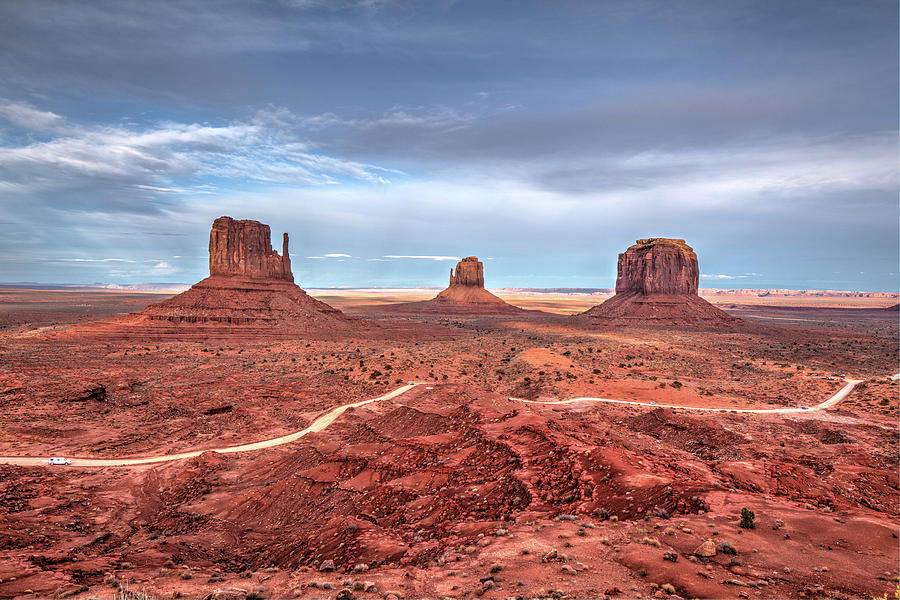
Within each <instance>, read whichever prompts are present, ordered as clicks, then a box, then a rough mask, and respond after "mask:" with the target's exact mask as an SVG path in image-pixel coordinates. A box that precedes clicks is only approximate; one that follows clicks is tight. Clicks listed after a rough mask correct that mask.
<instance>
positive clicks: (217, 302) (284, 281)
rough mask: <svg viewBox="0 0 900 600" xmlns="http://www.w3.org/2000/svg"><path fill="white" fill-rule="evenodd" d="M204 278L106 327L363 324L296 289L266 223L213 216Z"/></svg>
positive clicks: (159, 329)
mask: <svg viewBox="0 0 900 600" xmlns="http://www.w3.org/2000/svg"><path fill="white" fill-rule="evenodd" d="M209 272H210V275H209V277H207V278H206V279H203V280H202V281H200V282H198V283H196V284H194V285H193V286H191V288H190V289H188V290H186V291H184V292H182V293H181V294H178V295H177V296H173V297H172V298H169V299H168V300H165V301H163V302H159V303H157V304H152V305H150V306H148V307H147V308H145V309H144V310H142V311H140V312H138V313H134V314H132V315H128V316H125V317H122V318H120V319H118V320H116V321H114V322H113V323H111V324H110V325H113V326H118V329H120V330H121V331H124V332H127V333H128V334H136V335H150V336H156V335H162V336H168V335H175V336H179V337H188V338H194V337H201V338H202V337H207V336H219V335H227V336H231V335H239V336H257V335H258V336H261V337H266V338H285V337H295V336H297V335H304V334H317V335H318V336H319V337H321V336H323V335H324V336H326V337H331V336H333V335H335V334H341V333H346V332H349V331H352V330H355V329H360V328H365V327H366V326H367V324H366V323H365V322H364V321H361V320H359V319H354V318H351V317H348V316H346V315H344V314H343V313H342V312H341V311H339V310H338V309H336V308H333V307H332V306H329V305H328V304H325V303H324V302H321V301H319V300H316V299H314V298H312V297H310V296H309V295H307V293H306V292H304V291H303V290H302V289H300V288H299V287H298V286H297V285H296V284H294V275H293V273H292V272H291V259H290V254H289V251H288V234H286V233H285V234H284V236H283V242H282V254H280V255H279V254H278V252H276V251H275V250H273V249H272V243H271V232H270V230H269V226H268V225H265V224H263V223H260V222H259V221H250V220H243V221H238V220H235V219H232V218H231V217H219V218H218V219H216V220H215V221H214V222H213V225H212V229H211V231H210V233H209Z"/></svg>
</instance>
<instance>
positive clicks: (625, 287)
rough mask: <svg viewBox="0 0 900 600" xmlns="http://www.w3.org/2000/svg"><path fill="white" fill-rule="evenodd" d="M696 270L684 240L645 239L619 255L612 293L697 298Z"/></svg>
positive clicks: (694, 262) (691, 253)
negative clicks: (614, 287) (684, 295)
mask: <svg viewBox="0 0 900 600" xmlns="http://www.w3.org/2000/svg"><path fill="white" fill-rule="evenodd" d="M699 279H700V268H699V266H698V264H697V255H696V254H695V253H694V249H693V248H691V247H690V246H688V245H687V244H686V243H685V242H684V240H678V239H671V238H646V239H642V240H637V242H636V243H635V244H634V245H633V246H631V247H630V248H628V250H626V251H625V252H623V253H622V254H620V255H619V266H618V275H617V277H616V293H617V294H621V293H625V292H638V293H641V294H690V295H693V296H696V295H697V288H698V283H699Z"/></svg>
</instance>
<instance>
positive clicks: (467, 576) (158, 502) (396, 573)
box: [0, 290, 900, 598]
mask: <svg viewBox="0 0 900 600" xmlns="http://www.w3.org/2000/svg"><path fill="white" fill-rule="evenodd" d="M200 292H202V290H200V291H199V292H198V293H200ZM260 293H261V294H262V293H267V292H260ZM34 294H35V296H34V297H33V298H32V300H33V302H30V304H31V305H33V306H40V302H39V300H40V297H41V294H42V293H41V292H35V293H34ZM47 296H48V295H47V294H44V297H47ZM110 302H112V300H111V301H110ZM199 302H201V303H202V300H201V301H199ZM104 310H106V309H103V310H98V314H101V315H102V314H109V312H108V311H107V312H104ZM766 310H767V309H766V308H762V307H760V308H755V309H754V311H756V312H755V313H754V315H753V317H752V318H750V323H748V325H747V326H746V327H743V328H742V329H740V330H739V331H712V332H709V331H707V332H703V331H696V330H689V329H659V328H628V329H618V330H615V329H604V330H601V331H597V330H591V329H583V328H579V327H575V326H573V324H572V322H571V320H569V319H565V318H556V319H554V318H548V317H541V318H540V319H535V318H533V317H532V316H530V315H528V314H527V313H526V314H524V315H521V316H520V318H517V319H515V320H512V319H509V318H492V317H486V316H479V317H469V318H462V317H456V318H453V319H443V318H437V317H428V316H422V317H420V318H418V319H416V320H408V321H404V322H403V323H402V324H399V323H398V322H397V321H396V320H394V319H384V318H380V317H379V316H378V314H377V313H375V312H374V311H370V312H369V313H368V316H369V318H370V320H372V321H373V322H374V324H373V325H371V326H370V327H371V328H370V329H366V330H355V329H351V330H347V331H342V332H340V333H339V334H335V335H333V336H332V337H327V336H328V335H330V334H328V333H327V332H322V333H321V335H318V336H317V335H307V334H305V333H294V334H292V335H291V336H284V337H282V338H281V339H276V340H272V339H271V338H272V337H275V336H277V335H278V333H279V332H278V328H276V327H269V326H259V327H260V328H261V329H262V330H263V331H262V332H259V330H258V329H255V330H243V331H241V330H240V329H239V328H234V329H231V330H223V329H217V331H218V332H219V334H217V335H218V337H217V338H216V339H205V340H204V339H198V338H199V336H198V337H197V338H193V337H188V338H187V339H184V338H183V337H182V335H183V334H184V333H187V332H188V331H190V327H189V325H190V324H189V323H184V324H183V325H177V326H173V327H174V329H176V330H177V331H178V332H179V333H178V334H177V335H171V336H159V337H158V338H157V339H156V340H154V341H152V342H149V341H141V340H139V339H138V337H137V336H135V337H129V336H120V337H114V336H112V337H106V338H104V337H103V336H97V335H93V334H91V335H86V333H85V332H87V331H90V330H91V328H89V327H85V326H83V325H78V326H77V327H72V328H70V329H66V328H65V327H62V326H56V327H53V328H49V329H38V330H31V329H30V328H29V327H20V328H15V329H10V330H7V331H6V332H4V333H3V334H2V337H0V340H2V343H0V399H2V402H0V419H2V422H3V424H4V427H3V428H2V431H0V455H10V454H37V455H47V456H49V455H53V456H57V455H59V456H105V457H115V456H133V455H146V454H164V453H167V452H174V451H180V450H188V449H194V448H211V447H216V446H222V445H230V444H237V443H246V442H251V441H258V440H262V439H267V438H270V437H275V436H276V435H282V434H284V433H287V432H290V431H295V430H297V429H300V428H302V427H304V426H305V425H306V424H308V423H309V422H310V421H311V420H312V419H313V418H315V416H316V415H317V414H320V413H321V412H322V411H323V410H325V409H327V408H330V407H332V406H336V405H340V404H344V403H347V402H351V401H355V400H361V399H364V398H370V397H374V396H377V395H380V394H382V393H384V392H385V391H388V390H390V389H393V388H395V387H398V386H399V385H400V383H402V382H406V381H408V380H411V379H416V380H429V381H437V382H438V383H437V384H436V385H432V386H430V387H432V388H433V389H426V386H418V387H416V388H414V389H413V390H412V391H410V392H408V393H406V394H404V395H401V396H399V397H397V398H394V399H393V400H390V401H385V402H383V403H378V404H370V405H367V406H365V407H362V408H357V409H353V410H350V411H348V412H347V413H345V414H344V415H343V416H342V417H341V418H340V419H339V420H338V421H336V422H335V423H334V424H333V425H331V426H330V427H329V428H328V429H326V430H324V431H322V432H321V433H317V434H312V435H309V436H307V437H305V438H303V439H302V440H299V441H298V442H295V443H293V444H289V445H285V446H280V447H277V448H270V449H267V450H261V451H256V452H249V453H243V454H231V455H218V454H214V453H206V454H204V455H202V456H201V457H199V458H196V459H190V460H185V461H176V462H172V463H165V464H159V465H153V466H144V467H140V468H134V469H119V468H107V469H94V470H91V469H81V470H79V469H75V468H71V467H69V468H66V467H60V468H55V467H54V468H52V469H51V468H46V467H40V468H27V467H13V466H0V597H6V598H10V597H57V596H58V597H63V596H71V597H76V598H87V597H101V598H113V597H115V596H116V595H117V594H119V593H121V592H120V591H119V590H120V588H128V589H130V590H131V591H136V592H140V591H144V592H146V593H148V594H149V595H151V596H153V597H163V596H164V597H173V596H174V595H175V594H180V595H181V596H182V597H204V596H206V595H207V594H209V593H211V592H212V591H214V590H215V589H217V588H224V587H236V588H241V589H242V590H244V596H246V594H247V593H250V592H256V593H259V594H260V595H261V596H264V597H300V598H313V597H328V598H333V597H335V596H336V595H337V594H338V592H339V591H340V590H341V589H343V588H349V589H351V590H353V591H352V593H353V594H354V595H355V596H356V597H358V598H375V597H384V596H385V595H386V594H387V593H389V592H395V593H396V595H397V596H398V597H405V598H414V597H445V596H447V597H474V596H479V597H484V598H506V597H511V596H512V597H515V596H524V597H560V598H561V597H603V596H604V595H608V596H611V597H650V596H653V595H660V596H661V597H673V595H672V594H668V593H665V592H664V591H662V590H661V589H660V587H659V586H661V585H663V584H671V585H672V586H673V587H674V591H675V594H676V595H678V596H680V597H701V598H731V597H738V596H740V595H741V594H743V595H744V596H746V597H750V598H784V597H801V596H802V597H810V598H817V597H820V598H825V597H872V596H881V595H884V594H891V595H893V593H894V590H895V589H896V587H897V581H896V577H897V575H898V570H897V564H898V558H900V557H898V546H897V538H896V533H897V529H896V523H897V518H898V512H900V506H898V502H900V490H898V487H900V484H898V477H897V472H898V460H897V456H898V434H897V404H896V398H897V395H898V384H897V382H890V381H889V380H887V379H886V378H885V377H884V376H885V375H887V374H889V373H890V372H891V371H893V370H894V369H895V366H896V364H897V358H898V347H897V324H896V320H895V319H894V318H893V317H891V316H890V314H886V315H883V316H882V317H880V318H879V317H877V316H873V315H862V314H860V313H858V312H853V311H843V312H841V311H838V312H828V313H826V314H823V313H819V312H816V310H812V309H810V310H809V311H807V312H805V313H802V314H803V318H804V319H808V321H803V322H801V323H803V325H804V326H803V328H798V327H796V326H795V325H792V327H791V328H787V327H783V326H774V325H772V324H771V323H775V322H777V320H771V319H770V317H772V316H775V317H777V316H778V312H777V311H772V312H771V313H770V314H768V316H767V313H766V312H765V311H766ZM288 313H289V314H290V310H288ZM798 314H799V313H798ZM76 316H77V313H76V311H73V312H72V314H70V317H71V319H72V320H74V318H75V317H76ZM286 318H287V317H286ZM754 321H755V322H754ZM792 323H795V322H792ZM194 325H196V323H194ZM169 326H170V325H166V327H169ZM96 327H97V328H98V330H102V329H103V327H107V325H104V326H102V327H101V326H100V325H98V326H96ZM253 327H254V328H256V327H258V324H255V325H254V326H253ZM107 331H109V330H108V329H107ZM223 331H230V332H231V334H232V335H231V337H230V338H229V337H228V336H227V335H225V334H222V332H223ZM371 331H377V332H378V333H377V335H375V334H371ZM48 332H49V333H55V334H57V335H50V334H48ZM836 374H841V375H847V376H852V377H857V378H861V379H866V382H865V385H863V386H862V387H861V388H860V389H859V390H858V392H854V393H853V394H851V396H850V397H849V398H848V399H847V400H845V401H844V402H843V403H842V404H840V405H838V407H836V409H834V410H829V411H823V412H816V413H814V414H812V413H810V414H793V415H789V416H779V415H762V416H760V415H741V414H731V413H710V414H706V413H688V412H679V411H674V410H670V409H652V408H639V407H628V406H621V405H610V404H604V405H568V406H565V407H564V406H552V405H535V404H524V403H520V402H516V401H513V400H510V399H509V396H517V397H525V398H568V397H573V396H599V397H613V398H621V399H630V398H634V399H642V400H643V399H650V398H652V399H653V401H657V402H659V403H665V404H670V403H671V404H679V403H681V404H685V405H690V404H694V403H698V402H702V403H707V404H709V405H717V406H727V407H735V408H738V407H745V406H797V405H800V404H809V405H812V404H817V403H818V402H820V401H822V400H823V399H825V398H827V397H828V396H830V395H831V394H832V393H833V391H834V390H835V389H836V388H837V387H839V386H840V382H839V381H837V380H836V379H827V377H829V376H834V375H836ZM444 376H446V379H445V378H444ZM676 381H677V382H678V383H679V384H680V385H678V386H675V385H674V382H676ZM662 384H666V385H665V387H662ZM885 399H886V400H888V402H887V403H886V404H882V401H883V400H885ZM742 507H748V508H749V509H751V510H753V511H754V512H755V513H756V528H755V529H741V528H740V527H738V520H739V513H740V510H741V508H742ZM568 515H572V517H571V520H570V517H569V516H568ZM612 516H615V517H616V520H615V521H613V520H612V518H611V517H612ZM779 520H780V521H782V522H783V525H780V526H779V527H778V529H775V528H773V527H774V526H776V525H778V521H779ZM786 536H787V537H786ZM707 538H708V539H712V540H714V541H715V542H724V541H727V542H729V543H730V545H731V546H732V547H733V548H734V549H735V551H736V554H725V553H722V552H718V553H717V554H716V555H715V556H714V557H712V558H711V559H703V558H696V557H693V558H692V553H693V551H694V549H695V548H697V546H699V545H700V544H701V542H703V541H704V540H705V539H707ZM551 550H555V551H556V556H555V557H548V559H547V560H546V561H545V560H543V557H544V556H545V555H547V553H548V552H550V551H551ZM665 552H672V553H674V554H675V555H676V556H677V560H676V562H671V561H669V560H666V559H665V558H664V556H663V555H664V553H665ZM325 560H331V561H333V562H334V565H335V571H333V572H331V571H328V572H320V571H319V570H318V565H321V564H322V561H325ZM356 565H363V566H360V567H356ZM498 568H499V569H498ZM354 570H356V571H358V572H354ZM489 576H491V577H493V579H485V582H486V583H482V582H481V581H480V580H481V579H482V578H487V577H489ZM366 581H370V582H372V584H373V585H374V586H375V588H374V590H373V591H369V592H366V591H365V590H364V589H362V590H360V589H355V590H354V589H353V588H354V586H355V585H356V584H357V583H358V584H359V586H358V587H362V588H365V587H366V584H365V583H364V582H366ZM487 582H493V583H492V584H490V583H487ZM325 584H328V586H329V587H330V589H327V588H326V587H325ZM667 589H668V588H667ZM28 590H30V592H29V591H28Z"/></svg>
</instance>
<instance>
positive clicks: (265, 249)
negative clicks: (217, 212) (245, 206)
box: [209, 217, 294, 281]
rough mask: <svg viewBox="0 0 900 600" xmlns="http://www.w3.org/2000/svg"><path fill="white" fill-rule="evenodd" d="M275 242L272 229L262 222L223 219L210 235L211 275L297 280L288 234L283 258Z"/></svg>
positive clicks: (283, 244)
mask: <svg viewBox="0 0 900 600" xmlns="http://www.w3.org/2000/svg"><path fill="white" fill-rule="evenodd" d="M271 239H272V234H271V232H270V231H269V226H268V225H264V224H262V223H260V222H259V221H235V220H234V219H232V218H231V217H219V218H218V219H216V220H215V221H213V225H212V230H211V231H210V232H209V274H210V275H237V276H243V277H249V278H251V279H283V280H285V281H294V276H293V274H292V273H291V258H290V254H289V253H288V234H286V233H285V234H284V241H283V243H282V253H281V256H279V255H278V253H277V252H275V251H274V250H272V242H271Z"/></svg>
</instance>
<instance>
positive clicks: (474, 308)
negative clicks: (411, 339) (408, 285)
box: [389, 256, 528, 315]
mask: <svg viewBox="0 0 900 600" xmlns="http://www.w3.org/2000/svg"><path fill="white" fill-rule="evenodd" d="M389 308H390V310H394V311H399V312H408V313H428V314H452V315H469V314H470V315H506V314H509V315H512V314H522V313H526V312H528V311H525V310H524V309H521V308H519V307H517V306H513V305H512V304H509V303H507V302H506V301H505V300H503V299H501V298H498V297H497V296H495V295H494V294H492V293H490V292H489V291H487V290H486V289H484V263H482V262H481V261H480V260H478V257H477V256H467V257H466V258H464V259H462V260H461V261H459V262H458V263H457V264H456V269H455V270H454V269H450V284H449V285H448V286H447V288H446V289H445V290H444V291H442V292H441V293H440V294H438V295H437V296H435V297H434V298H432V299H431V300H425V301H424V302H407V303H404V304H398V305H394V306H392V307H389Z"/></svg>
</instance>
